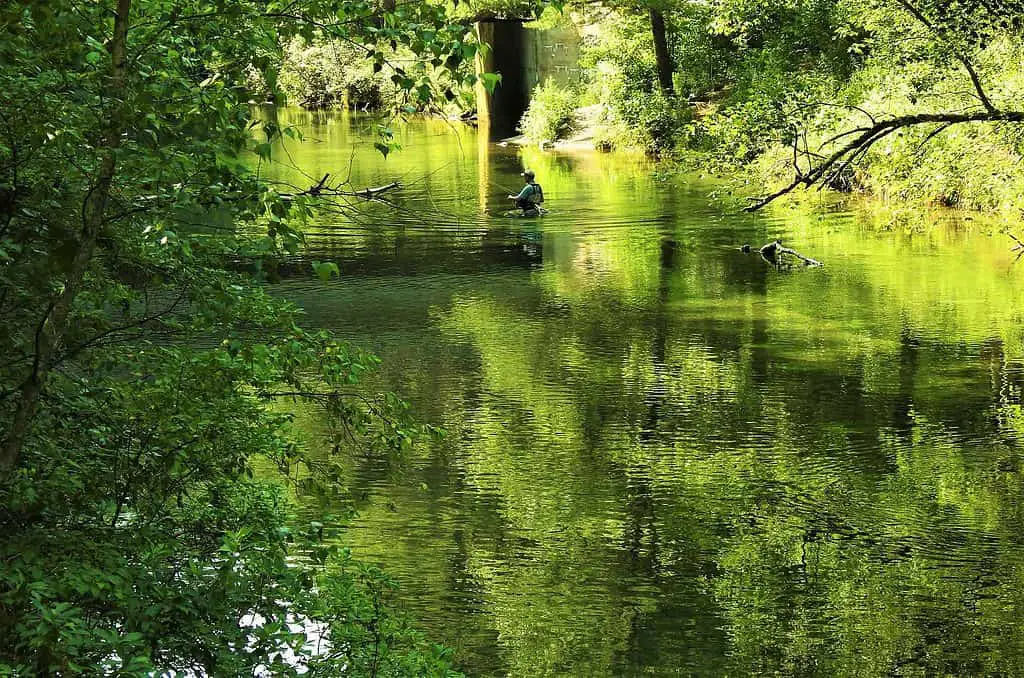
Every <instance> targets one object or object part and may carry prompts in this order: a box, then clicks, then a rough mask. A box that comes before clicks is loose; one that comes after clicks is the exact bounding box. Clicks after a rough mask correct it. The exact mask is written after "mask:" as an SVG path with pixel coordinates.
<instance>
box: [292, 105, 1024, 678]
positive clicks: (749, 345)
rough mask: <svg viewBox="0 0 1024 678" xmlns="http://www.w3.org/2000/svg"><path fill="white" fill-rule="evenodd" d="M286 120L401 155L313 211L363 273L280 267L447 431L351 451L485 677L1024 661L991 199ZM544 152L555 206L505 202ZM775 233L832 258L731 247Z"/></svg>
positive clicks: (1012, 426) (311, 307) (1008, 326)
mask: <svg viewBox="0 0 1024 678" xmlns="http://www.w3.org/2000/svg"><path fill="white" fill-rule="evenodd" d="M278 115H279V118H280V120H281V121H282V122H285V123H291V124H297V125H299V126H300V128H301V129H302V130H303V132H304V134H305V137H306V140H305V141H304V142H302V143H301V144H300V143H297V142H294V141H289V143H288V146H287V153H285V149H283V148H281V147H280V146H279V147H277V148H276V149H275V153H276V155H277V157H278V158H279V159H285V158H287V157H290V160H288V162H290V163H293V164H294V165H295V166H296V167H297V168H299V169H301V170H302V172H303V173H305V174H307V175H309V176H310V177H316V178H319V177H320V176H322V175H323V174H324V173H325V172H332V173H334V174H335V175H340V176H346V175H347V174H348V173H349V171H351V178H352V181H353V183H354V184H355V185H356V186H357V187H360V188H361V187H364V186H374V185H380V184H386V183H388V182H390V181H392V180H396V179H397V180H400V181H402V182H403V188H402V189H401V190H399V191H396V192H393V193H392V194H391V198H392V199H393V200H394V202H395V205H396V206H395V207H386V206H383V205H371V206H370V207H369V208H368V210H366V211H365V212H364V213H363V214H362V216H360V217H359V218H358V219H356V220H353V219H346V218H342V217H332V216H329V215H328V216H323V217H321V218H319V219H318V220H316V221H315V222H314V223H312V224H310V225H309V226H307V227H306V231H307V249H306V250H305V251H304V252H303V254H302V257H301V258H300V260H299V263H300V265H301V267H300V269H299V270H301V271H305V268H302V267H305V265H306V263H308V262H307V260H320V261H333V262H335V263H337V264H338V266H339V268H340V271H341V276H340V278H338V279H335V280H332V281H330V282H321V281H319V280H315V279H313V278H312V276H311V275H309V276H307V275H304V274H303V275H300V276H297V277H290V278H288V279H286V280H285V281H284V282H281V283H280V284H278V285H277V286H276V290H277V291H278V293H280V294H283V295H285V296H287V297H288V298H290V299H292V300H293V301H295V303H297V304H298V305H300V306H301V307H303V308H304V309H305V311H306V313H307V314H308V321H309V323H310V324H311V325H316V326H321V327H326V328H328V329H330V330H332V331H334V332H335V333H337V334H338V335H339V336H340V337H342V338H345V339H347V340H351V341H352V342H354V343H356V344H358V345H360V346H363V347H366V348H370V349H373V350H375V351H376V352H377V353H378V354H379V355H380V356H381V357H382V359H383V365H382V367H381V370H380V373H379V375H378V377H377V378H376V381H375V382H374V385H376V386H379V387H382V388H386V389H392V390H395V391H397V392H399V393H401V394H403V395H404V396H405V397H406V398H407V399H408V400H409V401H410V402H411V403H412V406H413V409H414V411H415V413H416V415H417V416H418V417H419V418H420V419H421V420H423V421H427V422H430V423H433V424H436V425H439V426H442V427H444V428H445V429H446V430H447V432H448V435H447V437H446V438H445V439H444V440H442V441H438V442H434V443H430V444H424V445H420V446H419V447H417V448H416V449H415V450H414V451H413V452H412V453H410V455H409V457H408V458H407V459H405V460H403V461H402V462H401V463H398V464H396V463H386V462H384V461H382V460H373V459H364V458H361V457H358V456H356V457H353V458H351V459H349V461H348V463H349V465H350V468H351V492H352V495H353V496H354V497H356V498H357V500H356V508H357V509H358V515H357V517H355V518H354V519H353V520H352V521H351V522H350V523H349V526H348V529H347V531H346V539H347V541H348V543H350V544H351V545H352V547H353V549H354V552H355V554H356V556H357V557H359V558H361V559H363V560H368V561H371V562H379V563H380V564H382V565H383V566H384V568H385V569H386V570H387V571H388V572H389V574H391V575H392V576H394V577H395V578H396V579H397V580H398V581H399V582H400V584H401V589H400V591H399V593H398V598H399V602H400V603H401V605H402V607H403V608H404V609H406V610H408V611H409V613H410V614H411V615H412V616H413V617H415V619H416V620H417V623H418V625H419V626H420V628H422V629H423V630H424V631H425V632H426V634H427V635H428V636H429V637H430V638H431V639H434V640H437V641H440V642H444V643H446V644H447V645H449V646H451V647H452V648H454V650H455V660H456V663H457V665H458V666H459V667H460V668H461V669H462V670H464V671H465V672H466V673H467V674H469V675H472V676H503V675H510V676H531V677H532V676H630V675H666V676H671V675H737V676H739V675H822V676H840V675H843V676H847V675H849V676H853V675H858V676H883V675H936V674H940V675H946V674H950V675H952V674H957V675H996V674H1001V675H1024V624H1020V623H1019V620H1020V618H1021V613H1022V612H1024V515H1022V508H1024V502H1022V496H1024V494H1022V489H1024V488H1022V477H1021V451H1020V444H1021V441H1022V432H1024V413H1022V410H1021V389H1022V385H1024V369H1022V365H1024V363H1022V355H1024V343H1022V340H1024V324H1022V309H1024V262H1022V263H1021V264H1019V265H1014V262H1013V254H1012V253H1010V252H1009V251H1008V249H1009V245H1010V244H1012V243H1010V242H1009V241H1008V239H1006V237H1005V236H1003V235H1000V234H999V233H998V232H993V229H992V227H991V225H986V224H985V223H984V222H983V220H981V219H980V218H979V219H977V220H974V219H971V218H970V217H964V216H959V217H957V216H955V215H943V216H938V217H937V216H936V215H934V214H931V213H929V212H926V211H915V210H907V209H904V210H898V209H889V210H851V209H844V208H842V207H839V206H835V205H834V204H831V203H830V202H829V201H827V200H825V199H822V202H821V204H820V205H818V206H813V205H812V206H809V207H801V208H799V209H795V208H785V207H783V208H773V209H771V210H769V211H766V212H764V213H763V214H756V215H747V214H742V213H738V212H736V211H735V209H734V207H733V206H732V203H728V202H722V201H720V200H719V199H718V198H716V191H722V190H723V189H722V188H721V186H720V185H719V184H715V183H714V182H710V181H705V180H702V179H700V178H697V177H693V178H686V177H683V178H674V179H671V180H662V179H660V178H659V177H658V175H657V172H656V171H655V170H656V168H654V167H652V166H650V165H649V164H647V162H646V161H645V160H643V159H642V158H639V157H635V156H629V155H614V154H613V155H607V154H597V153H576V154H561V153H557V152H540V151H539V150H536V149H516V148H502V147H499V146H497V145H493V144H488V143H486V142H485V141H483V140H481V139H479V138H478V136H477V134H476V132H475V130H473V129H472V128H469V127H464V126H461V125H460V126H453V125H449V124H447V123H445V122H443V121H417V122H412V123H408V124H402V125H397V124H396V126H395V135H396V139H397V140H398V141H399V142H400V143H401V144H402V146H403V148H402V149H401V150H400V151H397V152H395V153H393V154H391V155H390V156H389V157H388V158H386V159H384V158H382V157H381V156H380V154H379V153H377V152H376V151H375V150H374V149H373V127H372V125H373V123H372V121H369V120H367V119H364V118H360V117H357V116H350V115H348V114H345V113H336V114H325V113H304V112H300V111H294V110H292V111H280V112H279V113H278ZM524 166H528V167H530V168H532V169H534V170H535V171H536V173H537V179H538V181H539V182H540V183H541V184H542V185H543V187H544V192H545V195H546V197H547V203H546V204H547V206H548V207H549V208H550V210H551V211H550V214H548V215H546V216H544V217H542V218H539V219H515V218H508V217H505V216H502V214H501V213H502V211H503V210H505V209H507V206H508V201H506V200H505V199H504V196H505V195H506V194H507V193H509V192H510V191H513V190H518V188H519V187H520V185H521V183H520V182H521V180H520V179H519V177H518V173H519V172H520V171H521V170H522V168H523V167H524ZM350 168H351V170H350ZM275 171H276V172H278V175H279V176H281V177H286V178H290V179H291V180H292V181H293V182H295V183H300V182H304V181H306V179H304V178H303V177H302V176H301V174H300V173H299V172H298V171H297V170H294V169H293V170H283V169H280V168H278V169H277V170H275ZM306 183H307V185H308V183H311V182H308V181H306ZM750 192H751V193H759V192H761V188H760V187H756V186H755V187H751V188H750ZM777 237H778V238H781V239H783V241H784V242H785V243H786V244H787V245H789V246H790V247H793V248H795V249H797V250H799V251H801V252H802V253H805V254H807V255H809V256H811V257H814V258H815V259H819V260H821V261H822V262H824V264H825V265H824V266H823V267H822V268H794V269H792V270H776V269H775V268H773V267H772V266H770V265H768V264H766V263H765V262H764V261H762V260H761V259H760V258H759V257H758V256H757V255H756V254H743V253H742V252H740V251H739V249H738V247H739V246H740V245H742V244H743V243H751V244H754V245H755V246H756V245H760V244H762V243H765V242H768V241H770V240H771V239H774V238H777ZM307 419H308V418H307ZM300 424H302V425H304V426H306V427H307V429H308V431H309V437H310V440H311V443H310V444H313V445H315V444H316V440H317V435H316V429H317V426H316V424H315V423H310V422H309V421H308V420H307V421H305V423H302V419H301V418H300ZM304 501H305V502H306V506H307V508H308V510H309V511H310V513H311V515H313V514H314V513H315V512H318V511H320V510H322V509H323V508H324V507H323V506H321V505H319V504H317V502H316V501H315V500H314V499H312V498H308V499H305V500H304ZM328 508H330V507H328Z"/></svg>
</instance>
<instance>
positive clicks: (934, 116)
mask: <svg viewBox="0 0 1024 678" xmlns="http://www.w3.org/2000/svg"><path fill="white" fill-rule="evenodd" d="M966 122H1015V123H1020V122H1024V111H999V110H993V111H988V110H986V111H977V112H974V113H918V114H915V115H904V116H899V117H896V118H890V119H888V120H881V121H879V122H878V123H876V124H874V125H872V126H871V127H866V128H858V129H862V130H863V131H861V132H860V134H858V135H857V136H856V137H855V138H854V139H852V140H851V141H848V142H847V143H846V144H844V145H843V146H842V147H840V148H839V149H837V150H836V151H835V152H833V153H832V155H830V156H828V157H827V158H826V159H825V160H823V161H822V162H820V163H818V164H817V165H816V166H814V167H812V168H811V169H810V170H808V171H807V172H803V173H798V174H797V176H796V177H795V178H794V179H793V181H792V182H791V183H790V184H788V185H786V186H784V187H782V188H780V189H779V190H777V191H775V192H774V193H772V194H770V195H768V196H765V197H763V198H756V199H755V202H754V203H753V204H752V205H750V206H748V207H746V208H745V210H744V211H746V212H754V211H756V210H759V209H761V208H762V207H764V206H765V205H767V204H768V203H770V202H772V201H773V200H776V199H777V198H779V197H781V196H783V195H786V194H787V193H791V192H792V191H794V190H796V189H797V188H799V187H800V186H805V187H810V186H813V185H814V184H816V183H819V182H821V181H822V180H823V179H825V178H826V177H827V176H832V175H833V173H834V172H836V171H838V172H842V171H843V170H845V169H846V167H848V166H849V165H850V163H852V162H853V161H854V160H856V159H857V158H858V157H860V156H862V155H863V154H865V153H867V151H868V150H869V149H870V148H871V146H872V145H873V144H874V143H875V142H877V141H879V140H880V139H882V138H884V137H886V136H888V135H890V134H892V133H894V132H898V131H900V130H902V129H905V128H909V127H916V126H918V125H929V124H939V125H940V126H941V127H940V128H939V131H941V130H944V129H946V128H947V127H949V126H951V125H957V124H961V123H966ZM934 137H935V133H932V134H930V135H929V136H928V137H927V138H926V139H925V141H924V142H923V143H927V142H928V141H929V140H931V139H932V138H934ZM840 138H842V137H840Z"/></svg>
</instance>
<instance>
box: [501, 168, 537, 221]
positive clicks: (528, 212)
mask: <svg viewBox="0 0 1024 678" xmlns="http://www.w3.org/2000/svg"><path fill="white" fill-rule="evenodd" d="M520 176H521V177H523V178H524V179H526V186H523V190H521V191H519V195H509V196H508V198H509V200H515V201H516V207H518V208H519V209H521V210H523V215H525V216H534V215H537V214H540V204H541V203H542V202H544V189H543V188H541V187H540V184H538V183H537V182H536V181H534V174H533V170H526V171H525V172H523V173H522V174H520Z"/></svg>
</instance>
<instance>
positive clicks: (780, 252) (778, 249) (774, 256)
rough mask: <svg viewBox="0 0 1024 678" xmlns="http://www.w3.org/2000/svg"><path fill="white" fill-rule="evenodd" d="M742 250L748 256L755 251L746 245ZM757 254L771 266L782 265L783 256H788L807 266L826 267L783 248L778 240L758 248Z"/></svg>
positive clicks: (794, 251) (815, 260)
mask: <svg viewBox="0 0 1024 678" xmlns="http://www.w3.org/2000/svg"><path fill="white" fill-rule="evenodd" d="M740 250H741V251H743V252H745V253H747V254H749V253H750V252H752V251H753V249H752V248H751V247H750V245H744V246H743V247H741V248H740ZM757 253H758V254H760V255H761V258H762V259H764V260H765V261H767V262H768V263H769V264H772V265H774V266H779V265H781V264H782V261H783V259H782V258H783V256H784V255H787V254H788V255H790V256H794V257H796V258H797V259H799V260H800V261H802V262H804V265H805V266H824V264H823V263H821V262H820V261H818V260H817V259H811V258H810V257H805V256H804V255H802V254H800V253H799V252H797V251H796V250H794V249H790V248H788V247H785V246H783V244H782V241H781V240H776V241H774V242H770V243H768V244H767V245H763V246H761V247H760V248H758V250H757Z"/></svg>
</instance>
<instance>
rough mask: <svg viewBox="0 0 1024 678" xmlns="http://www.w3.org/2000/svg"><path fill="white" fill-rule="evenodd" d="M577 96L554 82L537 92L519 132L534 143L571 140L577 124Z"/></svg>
mask: <svg viewBox="0 0 1024 678" xmlns="http://www.w3.org/2000/svg"><path fill="white" fill-rule="evenodd" d="M577 100H578V97H577V95H576V93H575V92H574V91H573V90H572V89H571V88H568V87H562V86H561V85H558V84H556V83H554V82H552V81H550V80H548V81H546V82H544V83H543V84H540V85H538V86H537V87H536V88H535V89H534V90H533V97H532V98H531V100H530V106H529V108H528V109H527V110H526V113H524V114H523V119H522V120H521V121H520V123H519V131H520V132H521V133H522V134H523V135H524V136H525V137H526V138H527V139H529V140H530V141H536V142H540V141H547V140H551V141H555V140H557V139H564V138H565V137H567V136H569V134H571V133H572V130H573V122H574V120H575V116H574V113H575V110H576V102H577Z"/></svg>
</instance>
